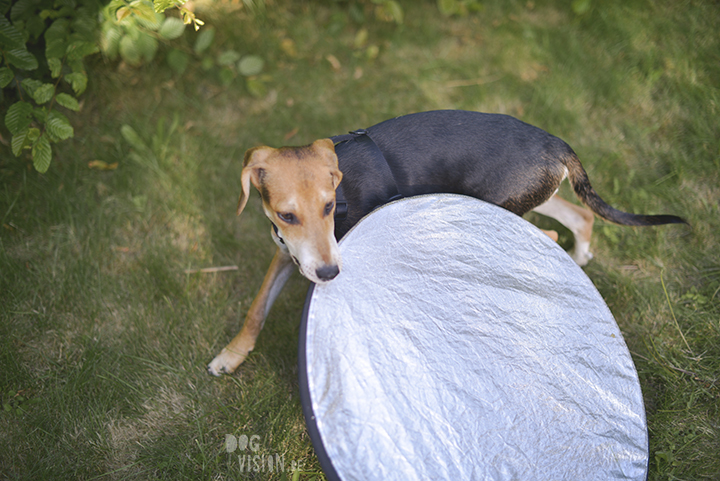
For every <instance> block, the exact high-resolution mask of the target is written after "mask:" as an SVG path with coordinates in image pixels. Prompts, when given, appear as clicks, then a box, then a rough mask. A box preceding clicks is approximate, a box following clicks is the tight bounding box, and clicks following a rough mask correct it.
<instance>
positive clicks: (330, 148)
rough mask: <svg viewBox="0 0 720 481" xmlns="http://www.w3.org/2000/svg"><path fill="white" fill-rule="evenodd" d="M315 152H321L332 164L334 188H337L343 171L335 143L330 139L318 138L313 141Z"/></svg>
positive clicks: (330, 164) (331, 173) (331, 171)
mask: <svg viewBox="0 0 720 481" xmlns="http://www.w3.org/2000/svg"><path fill="white" fill-rule="evenodd" d="M312 148H313V149H314V150H315V152H318V153H319V154H321V155H322V156H323V157H325V159H326V160H327V162H328V164H329V166H330V175H331V176H332V179H333V188H334V189H336V188H337V186H338V184H339V183H340V181H341V180H342V172H340V169H339V168H338V158H337V155H336V154H335V144H334V143H333V141H332V140H330V139H318V140H316V141H315V142H313V143H312Z"/></svg>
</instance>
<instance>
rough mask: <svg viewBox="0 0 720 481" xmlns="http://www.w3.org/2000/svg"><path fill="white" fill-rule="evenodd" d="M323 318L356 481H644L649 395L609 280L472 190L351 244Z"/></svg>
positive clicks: (401, 205)
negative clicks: (601, 285)
mask: <svg viewBox="0 0 720 481" xmlns="http://www.w3.org/2000/svg"><path fill="white" fill-rule="evenodd" d="M341 252H342V258H343V271H342V273H341V275H340V276H339V277H338V278H337V279H335V280H334V281H333V282H331V283H329V284H326V285H318V286H316V288H315V291H314V294H313V296H312V299H311V304H310V308H309V311H308V318H307V338H306V354H307V370H308V379H309V381H308V383H309V390H310V396H311V399H312V407H313V410H314V413H315V420H316V422H317V425H318V430H319V433H320V436H321V438H322V442H323V445H324V447H325V450H326V451H327V454H328V457H329V459H330V460H331V462H332V464H333V466H334V467H335V470H336V471H337V473H338V475H339V476H340V477H341V478H342V479H344V480H403V481H406V480H411V479H413V480H415V479H418V480H419V479H429V480H469V479H474V480H489V479H492V480H501V479H502V480H523V481H526V480H542V481H547V480H561V479H562V480H573V481H578V480H602V481H607V480H615V479H634V480H644V479H645V477H646V472H647V462H648V439H647V428H646V422H645V411H644V407H643V401H642V396H641V392H640V385H639V382H638V377H637V373H636V371H635V367H634V365H633V362H632V360H631V358H630V354H629V352H628V350H627V347H626V345H625V342H624V340H623V338H622V335H621V334H620V331H619V329H618V327H617V324H616V323H615V320H614V319H613V317H612V314H611V313H610V311H609V310H608V308H607V306H606V305H605V302H604V301H603V299H602V298H601V297H600V294H599V293H598V292H597V290H596V289H595V287H594V286H593V284H592V283H591V282H590V280H589V279H588V278H587V276H586V275H585V274H584V273H583V271H582V270H581V269H580V268H579V267H578V266H577V265H576V264H575V263H574V262H573V261H572V260H571V259H570V257H569V256H568V255H567V254H566V253H565V252H564V251H563V250H562V249H561V248H560V247H559V246H558V245H557V244H555V243H554V242H553V241H552V240H550V238H548V237H547V236H546V235H545V234H543V233H542V232H541V231H539V230H538V229H536V228H535V227H534V226H532V225H531V224H530V223H528V222H526V221H524V220H522V219H521V218H519V217H516V216H515V215H513V214H511V213H509V212H507V211H505V210H503V209H500V208H499V207H496V206H493V205H490V204H486V203H483V202H481V201H478V200H476V199H472V198H468V197H462V196H456V195H431V196H421V197H414V198H410V199H405V200H401V201H398V202H395V203H392V204H388V205H386V206H384V207H382V208H381V209H379V210H377V211H375V212H374V213H372V214H371V215H370V216H368V217H367V218H365V219H364V220H363V221H361V222H360V223H359V224H358V225H357V226H356V227H355V228H354V229H353V230H352V231H351V232H350V233H349V234H348V235H347V236H346V237H345V238H344V239H343V241H342V242H341Z"/></svg>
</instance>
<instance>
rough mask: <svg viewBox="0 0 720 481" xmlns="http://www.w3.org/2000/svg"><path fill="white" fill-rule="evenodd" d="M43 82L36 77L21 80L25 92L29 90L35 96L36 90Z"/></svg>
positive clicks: (31, 95) (29, 93)
mask: <svg viewBox="0 0 720 481" xmlns="http://www.w3.org/2000/svg"><path fill="white" fill-rule="evenodd" d="M42 84H43V83H42V82H41V81H39V80H36V79H34V78H26V79H24V80H23V81H22V82H20V85H22V88H23V89H24V90H25V92H27V94H28V95H29V96H30V97H33V96H34V95H35V91H36V90H37V89H39V88H40V86H41V85H42Z"/></svg>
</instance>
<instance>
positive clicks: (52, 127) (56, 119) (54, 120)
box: [45, 112, 75, 140]
mask: <svg viewBox="0 0 720 481" xmlns="http://www.w3.org/2000/svg"><path fill="white" fill-rule="evenodd" d="M45 125H46V126H47V129H48V131H49V132H50V133H51V134H52V135H54V136H55V137H57V138H58V139H60V140H66V139H69V138H70V137H74V136H75V131H74V130H73V127H72V125H70V121H69V120H68V119H67V118H66V117H65V116H64V115H62V114H61V113H58V112H50V114H49V115H48V119H47V123H46V124H45Z"/></svg>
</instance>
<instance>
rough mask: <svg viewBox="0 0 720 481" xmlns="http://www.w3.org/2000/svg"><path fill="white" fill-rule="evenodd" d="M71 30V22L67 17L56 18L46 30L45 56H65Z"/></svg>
mask: <svg viewBox="0 0 720 481" xmlns="http://www.w3.org/2000/svg"><path fill="white" fill-rule="evenodd" d="M69 32H70V22H69V21H68V20H67V19H64V18H59V19H57V20H55V21H54V22H53V23H52V24H51V25H50V26H49V27H48V29H47V30H45V34H44V35H43V36H44V37H45V58H63V57H64V56H65V52H66V50H67V37H68V34H69Z"/></svg>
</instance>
